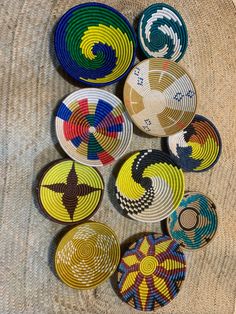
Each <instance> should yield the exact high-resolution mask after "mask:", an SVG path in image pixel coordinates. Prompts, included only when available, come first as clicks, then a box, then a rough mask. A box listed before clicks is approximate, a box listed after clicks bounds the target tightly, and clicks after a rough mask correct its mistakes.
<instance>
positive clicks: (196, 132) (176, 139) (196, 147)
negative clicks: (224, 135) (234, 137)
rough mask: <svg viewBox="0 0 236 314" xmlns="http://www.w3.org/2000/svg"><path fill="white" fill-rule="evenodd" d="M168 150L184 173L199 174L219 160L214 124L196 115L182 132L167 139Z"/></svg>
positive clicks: (218, 143) (218, 141)
mask: <svg viewBox="0 0 236 314" xmlns="http://www.w3.org/2000/svg"><path fill="white" fill-rule="evenodd" d="M167 144H168V149H169V151H170V153H171V156H172V157H173V158H174V160H175V161H176V163H177V164H178V165H179V166H180V167H181V168H182V169H183V170H185V171H192V172H201V171H206V170H208V169H210V168H211V167H213V166H214V165H215V164H216V163H217V161H218V160H219V157H220V154H221V149H222V143H221V138H220V134H219V132H218V131H217V129H216V127H215V126H214V124H213V123H212V122H211V121H209V120H208V119H207V118H205V117H203V116H200V115H196V116H195V117H194V119H193V121H192V122H191V123H190V125H189V126H188V127H187V128H185V129H184V130H183V131H181V132H179V133H177V134H175V135H172V136H170V137H169V138H168V139H167Z"/></svg>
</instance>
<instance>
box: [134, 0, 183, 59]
mask: <svg viewBox="0 0 236 314" xmlns="http://www.w3.org/2000/svg"><path fill="white" fill-rule="evenodd" d="M138 34H139V43H140V46H141V48H142V50H143V52H144V54H145V55H146V56H147V57H148V58H150V57H155V58H157V57H159V58H166V59H171V60H173V61H176V62H178V61H179V60H180V59H181V58H182V57H183V55H184V53H185V51H186V48H187V46H188V33H187V28H186V25H185V23H184V20H183V19H182V17H181V15H180V14H179V12H178V11H176V10H175V9H174V8H173V7H171V6H170V5H167V4H165V3H154V4H152V5H150V6H149V7H148V8H147V9H146V10H145V11H144V12H143V14H142V16H141V18H140V22H139V27H138Z"/></svg>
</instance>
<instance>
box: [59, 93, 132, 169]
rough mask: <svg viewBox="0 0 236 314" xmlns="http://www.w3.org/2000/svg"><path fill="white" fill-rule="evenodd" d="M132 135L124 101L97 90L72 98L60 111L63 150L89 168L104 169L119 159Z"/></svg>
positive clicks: (73, 95) (60, 138)
mask: <svg viewBox="0 0 236 314" xmlns="http://www.w3.org/2000/svg"><path fill="white" fill-rule="evenodd" d="M132 132H133V125H132V123H131V121H130V120H129V118H128V115H127V114H126V112H125V109H124V106H123V104H122V102H121V100H120V99H119V98H117V97H116V96H114V95H113V94H111V93H109V92H106V91H104V90H100V89H97V88H84V89H81V90H79V91H76V92H74V93H72V94H70V95H69V96H68V97H67V98H66V99H65V100H64V101H63V102H62V103H61V104H60V106H59V108H58V111H57V117H56V133H57V137H58V140H59V142H60V144H61V146H62V148H63V149H64V150H65V152H66V153H67V154H68V155H69V156H70V157H71V158H72V159H74V160H76V161H78V162H81V163H83V164H85V165H90V166H103V165H107V164H109V163H111V162H113V161H114V160H117V159H119V158H120V157H121V156H122V155H123V154H124V153H125V151H126V149H127V148H128V146H129V144H130V141H131V137H132Z"/></svg>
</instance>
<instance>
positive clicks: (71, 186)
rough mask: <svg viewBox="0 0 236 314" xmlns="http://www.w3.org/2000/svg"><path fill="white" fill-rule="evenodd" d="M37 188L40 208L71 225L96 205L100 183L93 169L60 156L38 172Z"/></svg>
mask: <svg viewBox="0 0 236 314" xmlns="http://www.w3.org/2000/svg"><path fill="white" fill-rule="evenodd" d="M37 190H38V200H39V204H40V207H41V209H42V210H43V212H44V213H45V214H46V215H47V216H48V217H49V218H50V219H52V220H54V221H56V222H59V223H64V224H75V223H78V222H81V221H84V220H86V219H88V218H89V217H91V216H92V215H93V214H94V212H95V211H96V210H97V209H98V208H99V205H100V203H101V200H102V196H103V192H104V183H103V179H102V177H101V175H100V173H99V172H98V171H97V170H96V169H94V168H92V167H88V166H85V165H82V164H78V163H76V162H74V161H72V160H69V159H62V160H58V161H56V162H54V163H52V164H51V165H50V166H49V167H47V169H46V171H44V172H43V173H42V176H41V178H40V180H39V184H38V189H37Z"/></svg>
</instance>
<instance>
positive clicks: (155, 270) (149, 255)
mask: <svg viewBox="0 0 236 314" xmlns="http://www.w3.org/2000/svg"><path fill="white" fill-rule="evenodd" d="M118 272H119V273H118V287H119V290H120V294H121V297H122V299H123V301H125V302H127V303H128V304H129V305H131V306H132V307H134V308H135V309H137V310H141V311H153V310H155V309H157V308H159V307H162V306H164V305H166V304H168V303H169V302H170V301H171V300H172V299H173V298H175V297H176V295H177V294H178V292H179V290H180V286H181V285H182V283H183V281H184V279H185V273H186V261H185V256H184V254H183V252H182V250H181V249H180V246H179V244H178V243H177V242H176V241H174V240H172V239H171V238H170V237H168V236H158V235H157V234H150V235H147V236H145V237H143V238H141V239H139V240H138V241H137V242H135V243H134V244H133V245H131V246H130V247H129V249H128V250H127V251H126V252H125V254H124V256H123V257H122V259H121V262H120V264H119V267H118Z"/></svg>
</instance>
